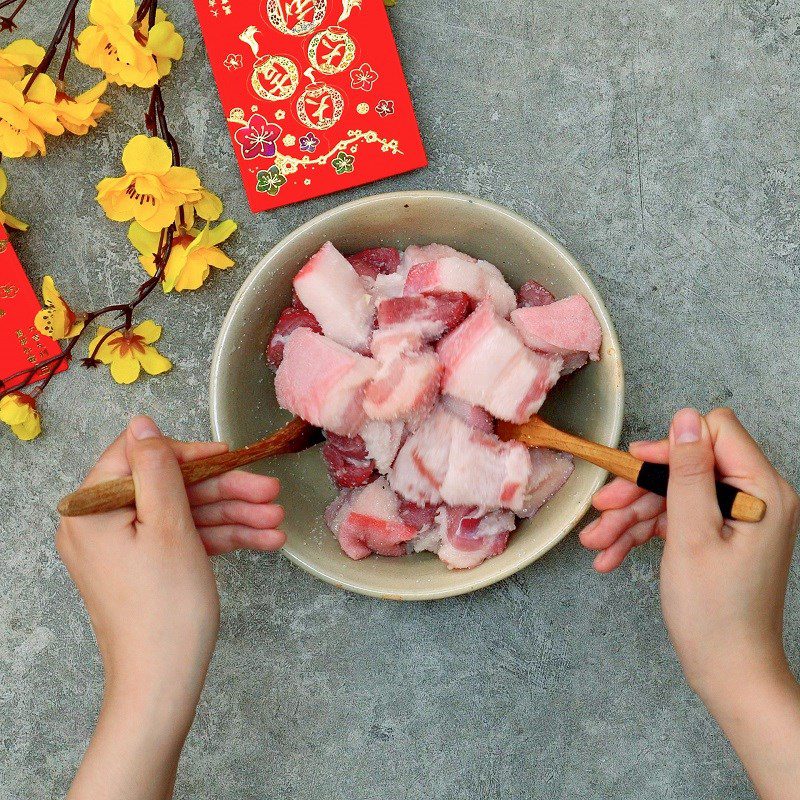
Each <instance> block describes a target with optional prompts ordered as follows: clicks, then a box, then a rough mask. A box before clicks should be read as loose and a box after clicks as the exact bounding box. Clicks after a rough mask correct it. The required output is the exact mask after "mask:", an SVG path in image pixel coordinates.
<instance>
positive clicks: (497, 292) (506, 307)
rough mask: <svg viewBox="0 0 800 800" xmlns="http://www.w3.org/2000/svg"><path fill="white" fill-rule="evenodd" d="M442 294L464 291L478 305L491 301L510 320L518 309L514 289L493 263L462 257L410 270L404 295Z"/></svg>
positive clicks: (445, 258)
mask: <svg viewBox="0 0 800 800" xmlns="http://www.w3.org/2000/svg"><path fill="white" fill-rule="evenodd" d="M443 292H463V293H464V294H466V295H468V296H469V297H470V298H471V299H472V300H473V301H474V302H476V303H479V302H480V301H482V300H484V299H488V300H489V301H490V302H491V304H492V306H493V307H494V310H495V311H496V312H497V313H498V314H499V315H500V316H501V317H507V316H508V315H509V314H510V313H511V312H512V311H513V310H514V309H515V308H516V307H517V296H516V295H515V294H514V290H513V289H512V288H511V287H510V286H509V285H508V284H507V283H506V282H505V279H504V278H503V275H502V273H501V272H500V270H499V269H497V267H495V266H494V264H490V263H489V262H488V261H476V260H475V259H470V258H467V257H465V256H463V254H457V255H454V256H452V255H450V256H444V257H443V258H438V259H437V260H436V261H430V262H428V263H427V264H417V265H416V266H414V267H412V268H411V269H410V270H409V273H408V277H407V278H406V282H405V285H404V287H403V294H404V295H416V294H441V293H443Z"/></svg>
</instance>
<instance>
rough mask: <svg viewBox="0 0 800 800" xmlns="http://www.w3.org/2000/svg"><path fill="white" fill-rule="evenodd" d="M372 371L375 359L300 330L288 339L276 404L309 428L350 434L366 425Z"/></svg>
mask: <svg viewBox="0 0 800 800" xmlns="http://www.w3.org/2000/svg"><path fill="white" fill-rule="evenodd" d="M375 368H376V366H375V361H374V360H373V359H371V358H365V357H364V356H360V355H358V353H354V352H352V350H348V349H347V348H346V347H342V346H341V345H340V344H337V343H336V342H334V341H332V340H331V339H328V338H327V337H326V336H320V335H319V334H318V333H314V332H313V331H312V330H309V329H308V328H298V329H297V330H296V331H295V332H294V333H292V335H291V336H290V337H289V338H288V339H287V341H286V346H285V347H284V351H283V361H282V362H281V365H280V367H278V373H277V375H276V376H275V392H276V394H277V396H278V403H279V405H280V406H281V407H282V408H285V409H286V410H287V411H291V412H292V413H293V414H297V416H298V417H302V418H303V419H304V420H306V421H307V422H310V423H311V424H312V425H318V426H319V427H320V428H325V429H326V430H329V431H333V433H338V434H341V435H342V436H354V435H355V434H357V433H359V430H360V429H361V427H362V425H363V424H364V423H365V422H366V415H365V414H364V392H365V390H366V388H367V386H368V385H369V383H370V382H371V381H372V379H373V377H374V376H375Z"/></svg>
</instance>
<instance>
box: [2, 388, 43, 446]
mask: <svg viewBox="0 0 800 800" xmlns="http://www.w3.org/2000/svg"><path fill="white" fill-rule="evenodd" d="M0 422H5V424H6V425H8V426H9V427H10V428H11V431H12V433H13V434H14V435H15V436H16V437H17V438H18V439H21V440H22V441H23V442H29V441H30V440H31V439H35V438H36V437H37V436H38V435H39V434H40V433H41V432H42V418H41V417H40V416H39V412H38V411H37V410H36V401H35V400H34V399H33V398H32V397H31V396H30V395H27V394H23V393H22V392H11V394H7V395H6V396H5V397H3V398H2V399H0Z"/></svg>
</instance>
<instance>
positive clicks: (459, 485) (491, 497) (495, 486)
mask: <svg viewBox="0 0 800 800" xmlns="http://www.w3.org/2000/svg"><path fill="white" fill-rule="evenodd" d="M530 480H531V458H530V455H528V448H527V447H525V445H523V444H520V443H519V442H501V441H500V440H499V439H498V438H497V437H496V436H494V435H492V434H488V433H483V432H482V431H478V430H475V429H474V428H469V427H468V426H466V425H464V424H463V423H461V422H460V421H459V424H458V426H455V427H454V429H453V438H452V441H451V446H450V452H449V457H448V462H447V472H446V474H445V478H444V480H443V481H442V483H441V486H439V493H440V494H441V496H442V499H443V500H444V501H445V503H447V504H448V505H451V506H462V505H477V506H482V507H484V508H508V509H510V510H512V511H516V512H520V511H522V510H523V509H524V507H525V502H526V493H527V491H528V486H529V484H530Z"/></svg>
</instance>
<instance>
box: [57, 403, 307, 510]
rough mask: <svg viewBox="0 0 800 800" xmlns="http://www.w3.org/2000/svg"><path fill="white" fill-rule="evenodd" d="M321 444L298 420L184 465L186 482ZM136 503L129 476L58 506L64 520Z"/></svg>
mask: <svg viewBox="0 0 800 800" xmlns="http://www.w3.org/2000/svg"><path fill="white" fill-rule="evenodd" d="M321 441H322V431H321V430H320V429H319V428H315V427H314V426H313V425H309V424H308V423H307V422H305V421H304V420H302V419H300V418H299V417H295V418H294V419H292V420H291V421H290V422H288V423H287V424H286V425H284V426H283V427H282V428H280V429H279V430H277V431H275V433H273V434H271V435H270V436H267V438H266V439H262V440H261V441H260V442H256V443H255V444H252V445H249V446H248V447H243V448H241V449H240V450H231V451H229V452H227V453H220V454H219V455H217V456H209V457H208V458H199V459H197V460H196V461H188V462H186V463H185V464H181V472H182V473H183V481H184V483H185V484H186V485H187V486H192V485H194V484H195V483H200V481H204V480H206V479H207V478H214V477H216V476H217V475H222V474H224V473H225V472H230V471H231V470H234V469H238V468H239V467H244V466H247V465H248V464H252V463H253V462H255V461H260V460H261V459H262V458H268V457H269V456H278V455H286V454H287V453H299V452H301V451H302V450H307V449H308V448H309V447H313V446H314V445H315V444H317V443H319V442H321ZM135 501H136V490H135V489H134V486H133V478H131V477H130V476H129V477H126V478H116V479H115V480H111V481H104V482H103V483H97V484H95V485H94V486H87V487H86V488H84V489H78V490H77V491H75V492H72V494H68V495H67V496H66V497H65V498H63V500H62V501H61V502H60V503H59V504H58V513H59V514H61V516H62V517H82V516H85V515H86V514H99V513H101V512H104V511H115V510H116V509H118V508H125V507H126V506H130V505H133V504H134V502H135Z"/></svg>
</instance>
